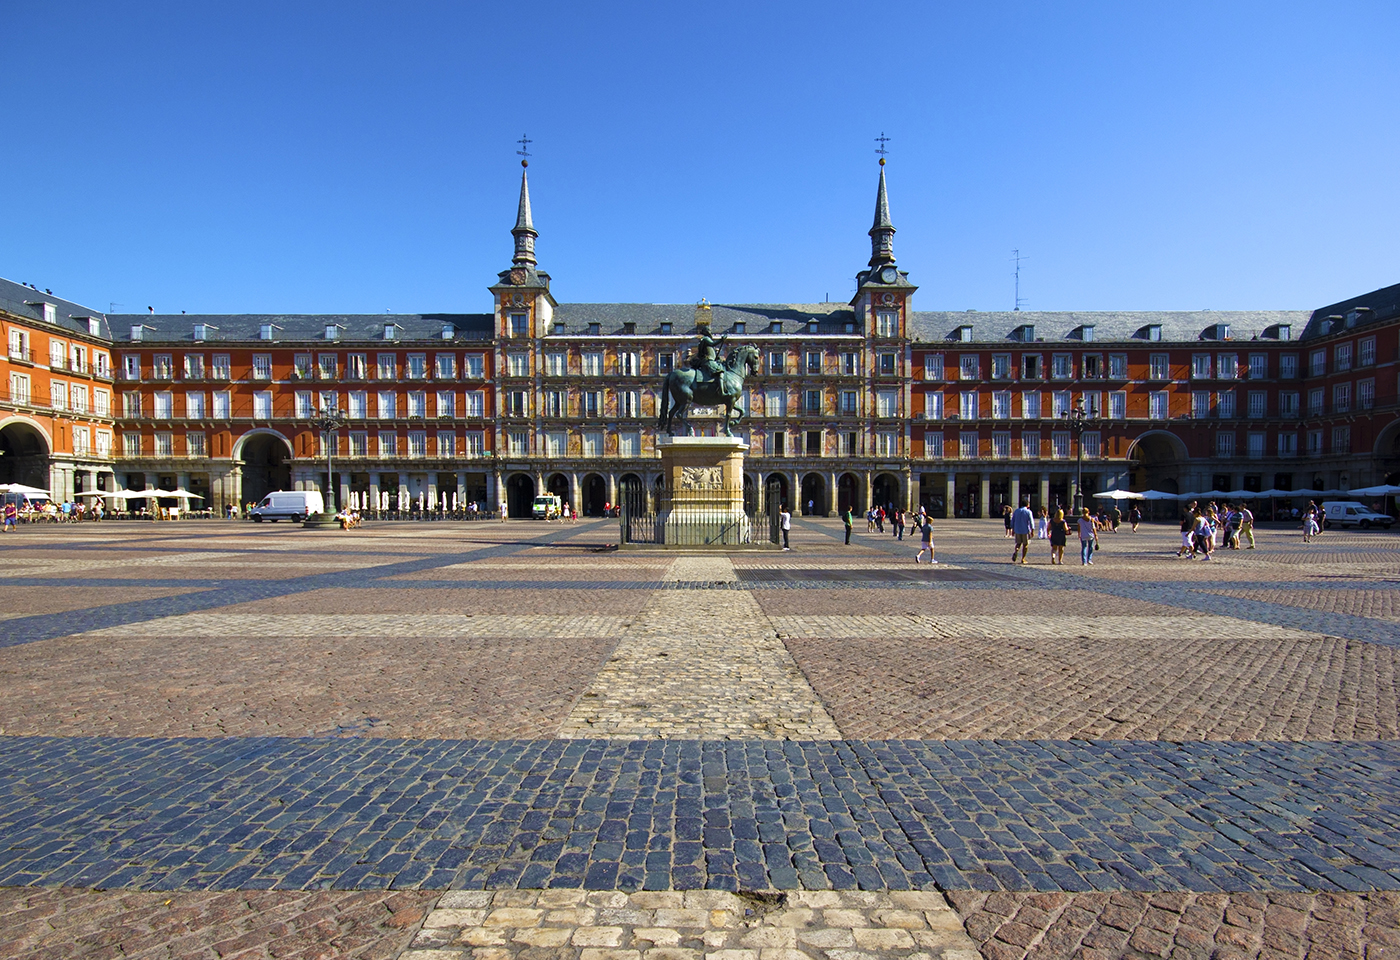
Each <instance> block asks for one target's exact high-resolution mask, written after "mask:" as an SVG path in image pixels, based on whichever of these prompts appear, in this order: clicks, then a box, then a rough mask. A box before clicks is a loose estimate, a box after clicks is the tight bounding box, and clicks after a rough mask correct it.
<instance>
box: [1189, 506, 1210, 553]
mask: <svg viewBox="0 0 1400 960" xmlns="http://www.w3.org/2000/svg"><path fill="white" fill-rule="evenodd" d="M1214 549H1215V535H1214V533H1213V532H1212V531H1211V528H1210V518H1209V517H1208V516H1206V515H1205V514H1204V513H1201V512H1200V511H1197V512H1196V518H1195V522H1194V525H1193V526H1192V540H1191V558H1192V559H1193V560H1194V559H1195V558H1196V551H1197V550H1200V551H1201V552H1202V553H1203V554H1205V556H1203V557H1201V559H1202V560H1209V559H1210V555H1211V551H1213V550H1214Z"/></svg>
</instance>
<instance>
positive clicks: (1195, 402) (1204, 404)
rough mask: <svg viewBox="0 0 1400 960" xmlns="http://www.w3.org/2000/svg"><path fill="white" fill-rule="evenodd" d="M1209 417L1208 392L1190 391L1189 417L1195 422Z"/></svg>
mask: <svg viewBox="0 0 1400 960" xmlns="http://www.w3.org/2000/svg"><path fill="white" fill-rule="evenodd" d="M1208 416H1210V391H1209V390H1192V391H1191V417H1192V418H1193V419H1195V420H1204V419H1205V418H1206V417H1208Z"/></svg>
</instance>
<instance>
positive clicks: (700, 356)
mask: <svg viewBox="0 0 1400 960" xmlns="http://www.w3.org/2000/svg"><path fill="white" fill-rule="evenodd" d="M728 339H729V334H727V333H726V334H724V335H723V336H721V337H720V338H719V339H718V340H716V339H715V338H714V337H712V336H710V331H709V330H707V329H705V330H701V331H700V344H699V346H697V347H696V348H695V356H693V357H691V358H690V366H691V369H693V370H695V371H697V372H698V373H699V374H700V376H701V378H702V379H703V378H704V377H705V374H706V373H709V374H710V378H711V379H713V378H714V377H717V376H719V375H720V374H721V373H722V372H723V371H724V365H723V364H722V363H720V360H719V348H720V347H722V346H724V342H725V341H726V340H728Z"/></svg>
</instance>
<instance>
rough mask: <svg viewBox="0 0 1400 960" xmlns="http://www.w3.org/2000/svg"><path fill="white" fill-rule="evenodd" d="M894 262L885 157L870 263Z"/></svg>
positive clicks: (871, 229) (877, 265) (892, 230)
mask: <svg viewBox="0 0 1400 960" xmlns="http://www.w3.org/2000/svg"><path fill="white" fill-rule="evenodd" d="M887 263H894V224H892V223H890V198H889V195H888V194H887V193H886V192H885V158H884V157H881V158H880V189H879V192H878V193H876V194H875V223H874V225H873V226H871V228H870V265H871V266H872V267H880V266H883V265H884V264H887Z"/></svg>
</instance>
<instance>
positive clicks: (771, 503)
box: [618, 483, 782, 547]
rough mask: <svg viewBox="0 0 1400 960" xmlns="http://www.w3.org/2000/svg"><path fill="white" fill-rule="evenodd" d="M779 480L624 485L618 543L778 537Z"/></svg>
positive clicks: (701, 543)
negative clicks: (751, 483) (762, 483)
mask: <svg viewBox="0 0 1400 960" xmlns="http://www.w3.org/2000/svg"><path fill="white" fill-rule="evenodd" d="M781 503H782V497H781V491H780V488H779V487H778V486H777V484H769V485H766V486H764V487H747V486H746V487H730V486H726V485H724V484H710V483H697V484H689V485H685V486H681V487H676V488H672V487H652V488H651V489H650V490H647V489H646V488H644V487H642V486H640V485H637V486H631V487H624V488H623V490H622V492H621V496H620V503H619V504H618V506H619V512H618V517H619V526H620V530H619V543H620V544H623V545H626V544H633V545H644V544H650V545H656V546H663V545H664V546H685V547H729V546H735V545H740V544H776V543H778V542H779V541H780V538H781V532H780V529H779V518H778V514H779V509H780V506H781Z"/></svg>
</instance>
